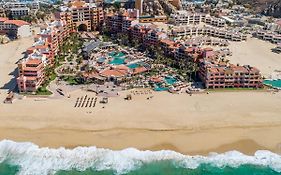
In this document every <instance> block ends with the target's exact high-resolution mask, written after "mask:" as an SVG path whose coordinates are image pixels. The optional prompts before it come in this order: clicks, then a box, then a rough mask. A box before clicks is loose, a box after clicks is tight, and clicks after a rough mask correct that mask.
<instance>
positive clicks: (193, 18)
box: [170, 10, 226, 27]
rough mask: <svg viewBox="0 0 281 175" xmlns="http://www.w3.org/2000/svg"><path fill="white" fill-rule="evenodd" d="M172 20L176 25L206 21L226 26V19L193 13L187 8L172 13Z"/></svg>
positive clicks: (218, 25)
mask: <svg viewBox="0 0 281 175" xmlns="http://www.w3.org/2000/svg"><path fill="white" fill-rule="evenodd" d="M170 17H171V22H172V23H173V24H175V25H190V24H200V23H206V24H208V25H211V26H215V27H225V26H226V20H224V19H221V18H216V17H213V16H210V15H207V14H205V13H192V12H190V11H186V10H179V11H176V13H174V14H171V16H170Z"/></svg>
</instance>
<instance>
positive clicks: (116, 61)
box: [109, 58, 125, 65]
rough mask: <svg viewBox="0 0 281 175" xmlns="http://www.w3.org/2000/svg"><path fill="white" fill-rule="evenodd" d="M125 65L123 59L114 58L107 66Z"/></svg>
mask: <svg viewBox="0 0 281 175" xmlns="http://www.w3.org/2000/svg"><path fill="white" fill-rule="evenodd" d="M124 63H125V58H114V59H113V60H112V61H110V62H109V64H113V65H120V64H124Z"/></svg>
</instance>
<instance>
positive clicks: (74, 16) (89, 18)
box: [56, 0, 104, 31]
mask: <svg viewBox="0 0 281 175" xmlns="http://www.w3.org/2000/svg"><path fill="white" fill-rule="evenodd" d="M60 11H61V12H60V13H59V14H56V17H57V18H59V19H61V20H66V21H67V22H68V23H69V26H71V27H72V30H75V31H91V30H97V29H98V28H100V27H101V25H102V24H103V21H104V12H103V8H102V7H100V6H97V4H95V3H86V2H85V1H79V0H77V1H74V2H71V3H70V4H69V7H66V6H61V7H60Z"/></svg>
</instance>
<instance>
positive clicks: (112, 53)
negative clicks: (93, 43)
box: [108, 52, 125, 58]
mask: <svg viewBox="0 0 281 175" xmlns="http://www.w3.org/2000/svg"><path fill="white" fill-rule="evenodd" d="M108 55H109V56H111V57H113V58H120V57H123V56H125V54H124V53H123V52H118V53H116V52H110V53H108Z"/></svg>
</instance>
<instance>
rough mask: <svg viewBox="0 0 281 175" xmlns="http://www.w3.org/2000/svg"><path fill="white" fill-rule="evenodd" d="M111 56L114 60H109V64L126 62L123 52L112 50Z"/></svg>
mask: <svg viewBox="0 0 281 175" xmlns="http://www.w3.org/2000/svg"><path fill="white" fill-rule="evenodd" d="M108 55H109V56H111V57H112V58H113V60H112V61H110V62H109V64H113V65H121V64H125V57H124V56H125V54H124V53H123V52H118V53H116V52H110V53H108Z"/></svg>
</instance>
